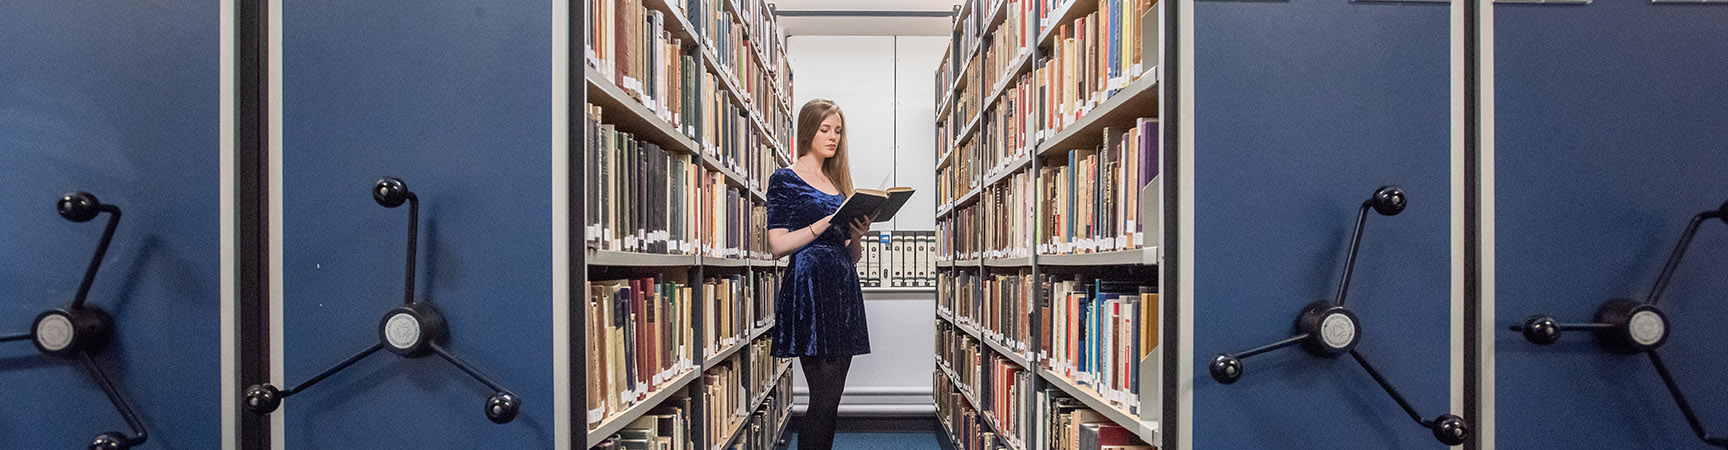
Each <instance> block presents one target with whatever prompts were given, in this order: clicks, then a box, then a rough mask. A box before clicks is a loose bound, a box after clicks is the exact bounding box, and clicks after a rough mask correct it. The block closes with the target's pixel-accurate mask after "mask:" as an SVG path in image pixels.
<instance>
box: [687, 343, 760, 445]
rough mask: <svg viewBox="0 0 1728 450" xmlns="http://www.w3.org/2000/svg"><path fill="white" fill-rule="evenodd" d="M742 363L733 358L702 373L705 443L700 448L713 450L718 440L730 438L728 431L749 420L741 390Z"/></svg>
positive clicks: (746, 400) (747, 395) (745, 394)
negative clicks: (711, 449)
mask: <svg viewBox="0 0 1728 450" xmlns="http://www.w3.org/2000/svg"><path fill="white" fill-rule="evenodd" d="M742 364H743V361H742V360H741V358H739V357H738V356H737V355H733V357H731V358H727V359H726V361H724V362H721V363H720V365H717V366H714V367H713V368H711V369H708V371H707V372H703V373H702V418H701V419H700V420H699V421H698V422H699V423H700V424H701V425H702V430H703V436H707V437H708V443H707V444H706V445H704V446H702V447H701V448H714V447H715V446H716V445H719V444H721V442H720V440H722V439H727V438H730V437H732V431H733V430H737V429H738V428H739V427H741V426H743V425H744V422H746V421H748V420H749V419H750V407H751V405H750V392H749V391H748V390H746V389H744V383H745V380H744V378H745V376H744V368H743V367H742V366H741V365H742Z"/></svg>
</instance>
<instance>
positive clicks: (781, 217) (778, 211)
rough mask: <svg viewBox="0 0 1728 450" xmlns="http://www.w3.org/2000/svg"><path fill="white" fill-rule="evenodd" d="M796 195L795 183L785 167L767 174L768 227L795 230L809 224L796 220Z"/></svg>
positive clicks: (797, 205) (797, 195) (797, 204)
mask: <svg viewBox="0 0 1728 450" xmlns="http://www.w3.org/2000/svg"><path fill="white" fill-rule="evenodd" d="M798 197H799V193H798V186H797V183H795V182H794V180H792V174H789V173H786V169H777V170H775V171H774V174H773V175H770V176H768V229H770V230H772V229H776V228H784V229H787V230H795V229H799V228H804V227H806V226H809V225H810V224H809V223H808V222H805V223H800V221H799V220H798V218H799V217H798V216H799V215H800V214H798V212H799V203H800V202H799V201H798Z"/></svg>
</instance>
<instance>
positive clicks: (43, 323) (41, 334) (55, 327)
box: [36, 314, 74, 351]
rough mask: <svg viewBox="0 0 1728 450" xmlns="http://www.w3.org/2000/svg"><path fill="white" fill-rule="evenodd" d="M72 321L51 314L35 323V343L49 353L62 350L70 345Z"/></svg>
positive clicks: (59, 315)
mask: <svg viewBox="0 0 1728 450" xmlns="http://www.w3.org/2000/svg"><path fill="white" fill-rule="evenodd" d="M73 333H74V331H73V330H72V319H70V318H67V317H66V316H64V315H61V314H51V315H48V316H47V317H43V318H42V320H40V321H37V322H36V343H37V344H40V345H42V348H45V349H48V350H49V351H60V350H64V349H65V348H66V346H69V345H72V335H73Z"/></svg>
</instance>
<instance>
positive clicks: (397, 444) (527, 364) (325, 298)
mask: <svg viewBox="0 0 1728 450" xmlns="http://www.w3.org/2000/svg"><path fill="white" fill-rule="evenodd" d="M551 24H552V15H551V11H550V4H548V3H545V2H480V3H474V2H453V1H435V2H385V1H366V2H348V1H292V2H288V4H287V5H286V6H285V17H284V19H283V34H284V38H283V47H284V50H283V55H284V57H283V73H284V75H283V76H284V78H285V81H284V83H283V87H284V93H283V96H284V98H283V102H284V103H283V104H284V113H283V114H284V116H283V133H284V140H285V142H284V149H283V150H284V152H285V161H284V172H285V173H284V174H283V183H284V197H285V199H284V208H285V209H284V211H283V216H284V225H283V228H284V229H283V240H284V241H285V250H284V262H283V268H282V271H283V283H284V286H285V292H284V295H283V297H284V298H283V302H284V313H283V315H284V317H283V320H284V325H283V328H284V339H283V341H284V342H283V345H284V347H285V351H286V362H285V365H284V368H285V370H286V374H287V381H288V382H289V383H298V382H301V381H304V380H306V379H307V378H308V377H310V376H312V375H313V374H316V373H317V372H318V371H320V370H323V369H324V368H325V367H328V366H330V365H331V364H334V363H336V362H337V361H340V360H341V359H343V358H345V357H347V356H348V355H350V354H352V353H353V352H356V351H358V350H360V349H362V348H365V347H366V346H368V345H370V344H372V343H375V342H377V340H378V337H377V326H378V321H379V320H380V319H381V318H382V317H383V315H384V313H385V312H386V311H388V310H389V309H390V308H392V307H394V306H396V305H399V304H400V303H401V295H402V294H401V289H402V266H403V251H404V242H405V238H404V234H405V229H406V226H407V218H408V211H407V208H405V207H404V208H397V209H385V208H383V207H380V206H378V205H377V204H376V203H374V202H373V200H372V198H371V196H370V195H369V194H368V192H367V191H368V189H369V188H370V187H371V185H372V183H373V182H374V181H376V180H377V179H378V178H379V177H380V176H386V175H388V176H397V177H401V178H402V179H404V180H405V181H406V182H407V184H408V186H409V187H410V188H412V189H413V191H414V192H416V193H417V194H418V195H419V197H420V199H421V203H422V204H421V215H422V216H421V223H420V248H419V251H420V265H419V279H418V287H417V291H418V292H419V295H420V298H421V300H422V301H425V302H428V303H431V304H432V305H435V306H436V307H438V308H440V309H441V310H442V311H443V312H444V315H445V316H446V318H447V319H448V320H449V321H450V333H451V339H450V347H451V348H452V349H453V351H454V352H455V353H457V354H458V355H460V356H462V357H464V358H466V359H467V360H468V361H469V362H471V363H473V364H474V365H475V366H478V367H479V368H480V369H481V370H483V371H486V372H488V373H489V374H491V375H492V376H493V377H494V378H496V379H497V380H498V381H499V382H501V383H503V384H504V385H505V386H506V387H508V388H510V389H511V390H513V391H514V392H515V393H516V394H517V395H518V396H520V397H521V398H522V400H523V409H522V413H521V416H520V417H518V418H517V419H516V420H515V421H514V422H511V423H509V424H505V425H495V424H493V423H491V422H489V421H487V420H486V417H485V416H484V415H483V414H482V405H483V403H484V401H485V399H486V398H487V396H488V395H490V394H491V392H490V391H489V390H487V389H485V388H484V387H483V386H481V385H479V384H478V383H476V382H475V381H474V380H472V379H470V378H469V377H468V376H467V375H464V374H463V373H462V372H460V371H458V370H456V369H455V368H454V367H451V366H449V365H448V364H446V363H444V362H443V361H441V360H439V359H438V358H436V357H435V356H434V357H427V358H421V359H414V360H409V359H404V358H401V357H398V356H396V355H394V354H390V353H387V352H380V353H378V354H376V355H373V356H372V357H371V358H370V359H368V360H365V361H362V362H361V363H359V364H357V365H355V366H353V367H352V368H349V369H348V370H347V371H345V372H343V373H340V374H337V375H336V376H335V377H332V378H330V379H329V380H327V381H324V382H323V383H322V384H319V385H318V386H316V387H314V388H312V389H311V390H309V391H306V393H304V394H301V395H298V396H295V397H292V398H290V399H288V400H287V401H285V402H284V404H283V408H284V412H285V413H286V419H285V421H286V431H285V436H286V440H287V444H288V446H289V447H290V448H406V447H413V448H463V449H466V448H550V447H552V445H553V436H552V433H553V417H552V414H553V413H552V399H553V396H552V318H551V311H552V296H551V285H552V283H551V277H552V250H551V246H552V242H551V237H552V229H551V174H552V170H553V168H552V167H551V128H550V127H551V120H552V119H551V116H550V113H551V103H550V99H551V96H550V92H551V90H550V85H551V72H550V71H551Z"/></svg>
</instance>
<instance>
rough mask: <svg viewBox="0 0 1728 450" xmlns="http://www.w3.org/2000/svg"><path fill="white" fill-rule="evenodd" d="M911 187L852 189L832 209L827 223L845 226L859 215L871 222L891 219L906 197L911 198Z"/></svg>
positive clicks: (898, 210)
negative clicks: (843, 199)
mask: <svg viewBox="0 0 1728 450" xmlns="http://www.w3.org/2000/svg"><path fill="white" fill-rule="evenodd" d="M912 192H913V190H912V188H909V187H892V188H888V189H886V190H878V189H854V190H852V196H851V197H847V198H846V203H844V204H841V205H840V209H839V210H837V211H834V218H833V219H832V220H830V221H829V222H828V223H829V224H832V225H833V226H841V227H844V226H847V224H850V223H852V221H853V220H856V219H857V218H859V217H868V218H870V221H871V222H883V221H887V220H888V219H893V218H894V214H895V213H899V212H900V207H901V206H905V205H906V199H909V198H912Z"/></svg>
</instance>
